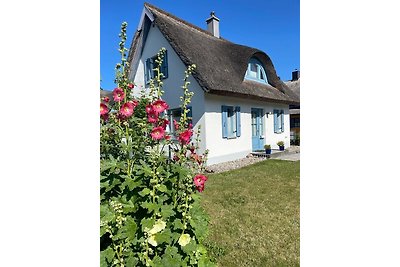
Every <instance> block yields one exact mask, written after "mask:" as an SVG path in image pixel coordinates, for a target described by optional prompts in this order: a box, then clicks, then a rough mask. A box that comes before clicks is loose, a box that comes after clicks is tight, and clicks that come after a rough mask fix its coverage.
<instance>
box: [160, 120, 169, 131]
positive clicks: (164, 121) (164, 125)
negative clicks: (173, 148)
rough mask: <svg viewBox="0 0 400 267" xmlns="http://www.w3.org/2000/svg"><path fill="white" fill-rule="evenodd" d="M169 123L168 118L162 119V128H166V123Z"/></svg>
mask: <svg viewBox="0 0 400 267" xmlns="http://www.w3.org/2000/svg"><path fill="white" fill-rule="evenodd" d="M168 124H169V120H168V119H163V121H162V123H161V126H162V127H163V128H164V130H165V129H166V128H167V125H168Z"/></svg>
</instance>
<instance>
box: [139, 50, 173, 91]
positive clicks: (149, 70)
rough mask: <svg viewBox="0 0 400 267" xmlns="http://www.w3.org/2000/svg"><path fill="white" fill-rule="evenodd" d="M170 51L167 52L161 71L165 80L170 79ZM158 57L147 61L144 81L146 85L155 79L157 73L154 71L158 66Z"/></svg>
mask: <svg viewBox="0 0 400 267" xmlns="http://www.w3.org/2000/svg"><path fill="white" fill-rule="evenodd" d="M167 52H168V51H165V55H164V58H163V61H162V63H161V67H160V71H161V73H162V74H163V77H162V78H163V79H166V78H168V53H167ZM156 59H157V55H155V56H153V57H150V58H148V59H146V62H145V66H144V80H145V82H146V83H149V82H150V80H151V79H153V78H154V77H155V76H156V75H157V73H156V71H155V70H154V69H155V68H156V67H157V66H156Z"/></svg>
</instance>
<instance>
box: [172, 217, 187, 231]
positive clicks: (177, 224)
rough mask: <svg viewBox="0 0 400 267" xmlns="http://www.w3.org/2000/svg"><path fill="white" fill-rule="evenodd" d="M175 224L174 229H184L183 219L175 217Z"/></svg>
mask: <svg viewBox="0 0 400 267" xmlns="http://www.w3.org/2000/svg"><path fill="white" fill-rule="evenodd" d="M173 224H174V230H176V229H180V230H183V228H184V227H183V223H182V220H181V219H175V220H174V223H173Z"/></svg>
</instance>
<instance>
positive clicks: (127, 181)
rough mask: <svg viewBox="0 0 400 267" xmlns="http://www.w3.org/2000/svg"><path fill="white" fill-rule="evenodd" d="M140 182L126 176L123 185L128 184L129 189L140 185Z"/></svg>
mask: <svg viewBox="0 0 400 267" xmlns="http://www.w3.org/2000/svg"><path fill="white" fill-rule="evenodd" d="M141 184H142V183H141V182H140V181H135V180H134V179H132V178H126V179H125V182H124V185H126V186H128V188H129V190H133V189H135V188H136V187H138V186H140V185H141Z"/></svg>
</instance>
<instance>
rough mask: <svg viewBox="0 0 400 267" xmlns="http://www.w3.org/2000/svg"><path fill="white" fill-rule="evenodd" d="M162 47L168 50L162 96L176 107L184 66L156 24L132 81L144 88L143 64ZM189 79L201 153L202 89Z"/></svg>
mask: <svg viewBox="0 0 400 267" xmlns="http://www.w3.org/2000/svg"><path fill="white" fill-rule="evenodd" d="M162 47H165V48H166V49H167V51H168V52H167V53H168V78H167V79H165V80H163V83H164V85H163V90H164V95H163V96H162V98H163V99H164V100H165V101H166V102H167V103H168V105H169V106H170V108H171V109H173V108H178V107H179V105H180V96H183V89H182V88H181V86H182V85H183V79H184V76H185V70H186V66H185V64H183V62H182V60H181V59H180V58H179V56H178V55H177V54H176V52H175V51H174V49H173V48H172V47H171V45H170V44H169V42H168V41H167V40H166V39H165V37H164V36H163V34H162V33H161V32H160V30H159V29H158V27H156V26H155V27H153V26H151V27H150V30H149V33H148V36H147V39H146V43H145V44H144V48H143V53H142V55H141V57H140V59H139V65H138V68H137V71H136V74H134V78H133V81H134V83H135V84H136V85H137V87H138V88H139V89H145V88H146V84H145V81H144V66H145V62H146V59H148V58H150V57H153V56H154V55H156V54H157V53H158V52H159V51H160V49H161V48H162ZM189 81H190V85H189V90H190V91H191V92H194V96H193V98H192V102H191V104H190V106H192V117H193V122H194V123H193V124H194V125H193V126H194V130H196V129H197V127H198V126H199V125H200V124H201V125H202V126H201V135H200V139H201V141H202V142H201V149H200V152H201V153H202V152H203V151H204V147H205V142H206V139H205V130H206V129H205V123H204V91H203V89H202V88H201V87H200V86H199V84H198V83H197V81H196V80H195V79H194V78H193V77H190V78H189ZM139 93H140V90H138V89H136V90H135V91H134V94H135V95H136V96H137V95H139Z"/></svg>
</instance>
